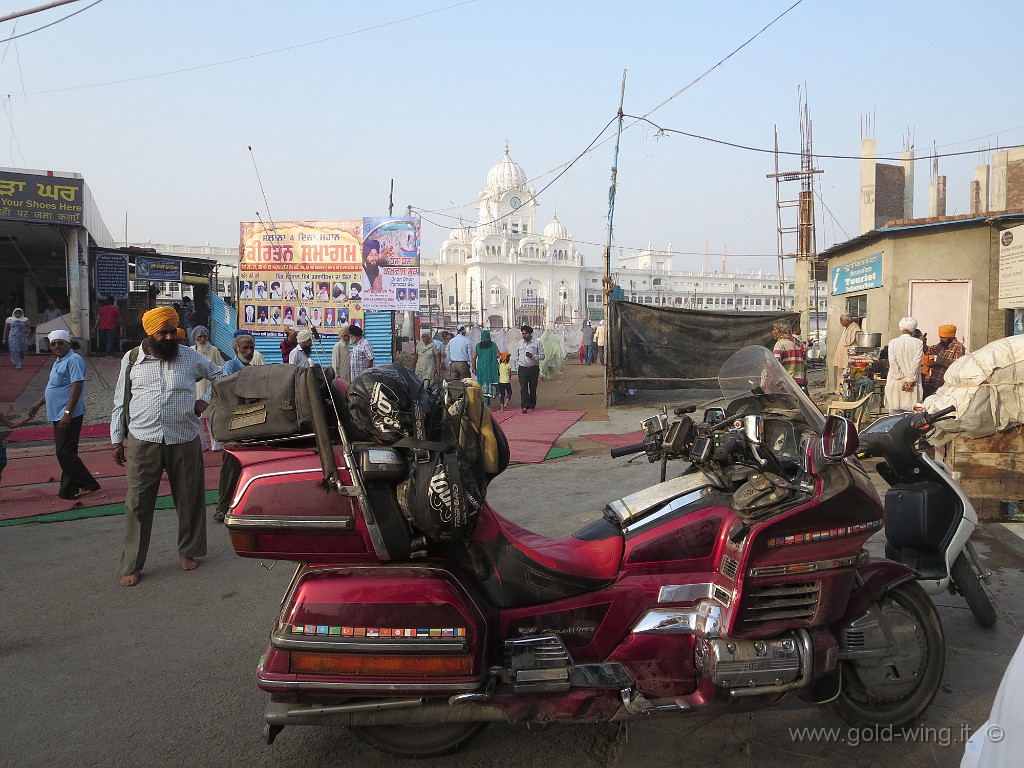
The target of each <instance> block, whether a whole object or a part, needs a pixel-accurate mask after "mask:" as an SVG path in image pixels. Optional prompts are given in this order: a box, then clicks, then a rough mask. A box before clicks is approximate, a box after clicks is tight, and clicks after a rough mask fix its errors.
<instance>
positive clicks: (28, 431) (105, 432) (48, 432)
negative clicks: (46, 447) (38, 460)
mask: <svg viewBox="0 0 1024 768" xmlns="http://www.w3.org/2000/svg"><path fill="white" fill-rule="evenodd" d="M39 413H40V414H41V415H42V416H43V418H46V416H45V414H43V412H42V411H41V410H40V412H39ZM81 436H82V439H87V438H94V437H110V425H109V424H83V425H82V435H81ZM42 440H53V427H52V426H50V425H46V426H45V427H22V428H21V429H16V430H14V431H13V432H11V434H10V436H9V437H8V438H7V442H9V443H35V442H39V441H42Z"/></svg>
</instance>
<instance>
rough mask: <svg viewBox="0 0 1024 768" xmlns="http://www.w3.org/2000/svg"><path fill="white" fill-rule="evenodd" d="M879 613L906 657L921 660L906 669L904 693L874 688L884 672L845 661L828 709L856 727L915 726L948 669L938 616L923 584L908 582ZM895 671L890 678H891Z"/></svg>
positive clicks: (894, 590)
mask: <svg viewBox="0 0 1024 768" xmlns="http://www.w3.org/2000/svg"><path fill="white" fill-rule="evenodd" d="M881 609H882V613H883V615H884V616H885V617H886V618H887V619H888V620H889V625H890V627H889V629H890V631H889V632H888V633H887V634H889V635H890V636H895V637H898V638H900V639H901V640H903V643H904V645H903V649H902V650H903V651H904V652H905V655H907V656H918V663H917V664H916V666H913V665H912V666H913V668H912V669H910V668H909V667H907V666H905V665H904V666H902V671H903V672H904V673H906V672H908V670H909V672H910V674H909V675H908V677H909V678H910V680H909V681H908V683H907V685H906V690H905V691H902V692H898V693H896V694H895V695H894V694H893V692H892V691H889V692H888V693H887V692H886V691H885V690H883V689H882V688H881V687H875V688H873V687H872V684H871V683H872V681H871V677H872V676H873V675H874V676H876V677H877V676H878V675H879V674H880V672H881V668H880V667H879V666H878V665H877V664H876V665H874V666H868V665H865V666H861V665H859V664H858V663H857V662H856V661H855V660H854V661H844V662H841V663H842V666H843V669H842V681H843V682H842V688H841V690H840V692H839V696H838V698H836V699H835V700H834V701H833V702H831V703H829V704H826V705H824V706H825V708H826V709H828V710H829V711H831V712H832V713H833V714H836V715H838V716H839V717H841V718H842V719H843V720H846V721H847V722H848V723H851V724H854V725H893V726H899V725H904V724H906V723H909V722H912V721H913V720H915V719H916V718H917V717H919V716H920V715H921V714H922V713H923V712H924V711H925V709H927V708H928V705H929V704H930V703H931V701H932V699H933V698H935V694H936V693H938V690H939V685H940V684H941V683H942V674H943V670H944V668H945V666H946V643H945V638H944V637H943V633H942V624H941V622H940V621H939V614H938V611H937V610H936V609H935V604H934V603H932V601H931V598H929V597H928V595H927V594H926V593H925V591H924V590H923V589H922V588H921V586H920V585H919V584H917V583H916V582H906V583H903V584H900V585H899V586H896V587H893V588H892V589H891V590H889V592H887V593H886V594H885V595H884V596H883V597H882V601H881ZM893 669H894V672H895V668H893ZM894 672H893V673H887V674H886V677H887V678H890V679H892V675H893V674H894ZM895 678H899V675H898V674H896V675H895Z"/></svg>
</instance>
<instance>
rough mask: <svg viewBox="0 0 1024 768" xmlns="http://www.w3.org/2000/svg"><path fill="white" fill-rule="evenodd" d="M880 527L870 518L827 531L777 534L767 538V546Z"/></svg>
mask: <svg viewBox="0 0 1024 768" xmlns="http://www.w3.org/2000/svg"><path fill="white" fill-rule="evenodd" d="M881 527H882V521H881V520H871V521H869V522H866V523H858V524H857V525H847V526H844V527H842V528H830V529H829V530H827V531H811V532H809V533H794V534H793V535H791V536H777V537H776V538H774V539H768V546H769V547H779V546H785V545H787V544H804V543H806V542H808V541H827V540H829V539H840V538H842V537H844V536H853V535H854V534H857V533H867V532H868V531H873V530H876V529H878V528H881Z"/></svg>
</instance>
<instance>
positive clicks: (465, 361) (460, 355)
mask: <svg viewBox="0 0 1024 768" xmlns="http://www.w3.org/2000/svg"><path fill="white" fill-rule="evenodd" d="M472 359H473V342H472V341H470V340H469V339H468V338H467V337H466V326H464V325H460V326H459V327H458V328H456V329H455V337H454V338H453V339H452V340H451V341H449V342H448V360H449V375H450V376H451V380H452V381H455V380H456V379H468V378H469V377H470V376H471V375H472V373H473V371H472V370H471V369H470V360H472Z"/></svg>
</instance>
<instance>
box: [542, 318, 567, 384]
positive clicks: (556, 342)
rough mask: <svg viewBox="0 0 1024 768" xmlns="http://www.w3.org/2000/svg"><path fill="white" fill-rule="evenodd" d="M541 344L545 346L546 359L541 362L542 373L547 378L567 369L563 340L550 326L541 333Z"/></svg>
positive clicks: (551, 377)
mask: <svg viewBox="0 0 1024 768" xmlns="http://www.w3.org/2000/svg"><path fill="white" fill-rule="evenodd" d="M540 343H541V346H542V347H544V360H543V361H541V364H540V375H541V376H542V377H543V378H545V379H553V378H554V377H555V376H559V375H561V373H562V371H564V370H565V350H564V349H563V348H562V340H561V339H559V338H558V336H556V335H555V332H554V331H553V330H551V329H550V328H548V329H547V330H546V331H544V333H543V334H541V337H540Z"/></svg>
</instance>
